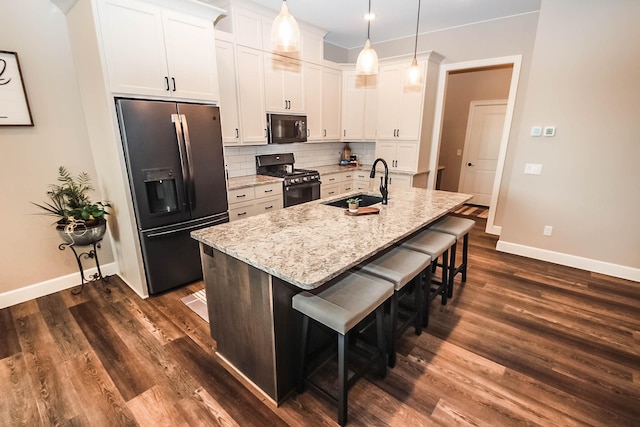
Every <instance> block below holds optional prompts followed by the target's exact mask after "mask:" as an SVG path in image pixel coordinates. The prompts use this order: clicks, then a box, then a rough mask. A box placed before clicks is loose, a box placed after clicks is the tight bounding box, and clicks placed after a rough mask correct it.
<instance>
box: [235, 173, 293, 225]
mask: <svg viewBox="0 0 640 427" xmlns="http://www.w3.org/2000/svg"><path fill="white" fill-rule="evenodd" d="M227 198H228V200H229V221H236V220H239V219H243V218H248V217H250V216H254V215H259V214H261V213H265V212H271V211H276V210H278V209H282V207H283V206H284V205H283V200H282V183H280V182H277V183H273V184H264V185H257V186H255V187H245V188H238V189H235V190H229V191H228V192H227Z"/></svg>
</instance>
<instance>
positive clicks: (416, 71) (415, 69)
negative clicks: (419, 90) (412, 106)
mask: <svg viewBox="0 0 640 427" xmlns="http://www.w3.org/2000/svg"><path fill="white" fill-rule="evenodd" d="M406 84H407V86H414V87H418V86H422V69H421V68H420V66H419V65H418V60H417V59H416V57H415V56H414V57H413V61H411V66H410V67H409V69H408V70H407V81H406Z"/></svg>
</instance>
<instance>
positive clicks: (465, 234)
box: [429, 216, 476, 298]
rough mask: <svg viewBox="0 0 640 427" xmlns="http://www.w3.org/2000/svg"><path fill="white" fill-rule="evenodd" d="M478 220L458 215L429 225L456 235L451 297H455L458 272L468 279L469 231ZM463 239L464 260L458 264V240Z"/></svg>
mask: <svg viewBox="0 0 640 427" xmlns="http://www.w3.org/2000/svg"><path fill="white" fill-rule="evenodd" d="M475 225H476V222H475V221H474V220H472V219H467V218H460V217H457V216H447V217H445V218H444V219H443V220H441V221H438V222H436V223H435V224H433V225H432V226H430V227H429V230H433V231H437V232H439V233H447V234H451V235H452V236H455V238H456V243H455V244H454V245H453V249H452V250H451V275H450V276H449V290H448V291H447V294H448V296H449V298H452V297H453V279H455V276H456V274H458V273H462V281H463V282H466V281H467V258H468V253H469V233H470V232H471V230H473V227H474V226H475ZM461 237H462V238H463V240H462V262H461V263H460V265H458V266H456V250H457V249H456V248H457V246H458V240H460V238H461Z"/></svg>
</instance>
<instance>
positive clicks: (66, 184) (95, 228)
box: [33, 166, 111, 246]
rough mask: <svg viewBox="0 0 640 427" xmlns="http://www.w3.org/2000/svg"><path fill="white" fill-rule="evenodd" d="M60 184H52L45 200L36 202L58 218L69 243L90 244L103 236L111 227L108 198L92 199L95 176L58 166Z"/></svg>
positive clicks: (61, 233)
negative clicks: (104, 199)
mask: <svg viewBox="0 0 640 427" xmlns="http://www.w3.org/2000/svg"><path fill="white" fill-rule="evenodd" d="M58 182H59V183H58V184H52V185H50V189H49V191H47V196H48V197H49V201H48V202H45V203H44V204H38V203H33V204H34V205H35V206H37V207H39V208H41V209H43V210H44V211H45V212H44V215H51V216H54V217H56V218H58V221H56V229H57V230H58V233H59V234H60V236H61V237H62V239H63V240H64V241H65V243H67V244H75V245H78V246H83V245H89V244H92V243H93V242H97V241H98V240H100V239H102V237H103V236H104V233H105V231H106V229H107V221H106V219H105V215H108V212H107V211H106V209H105V208H108V207H111V205H110V204H109V203H108V202H95V203H94V202H92V201H91V199H90V198H89V194H88V193H89V192H91V191H93V190H94V189H93V186H92V185H91V177H90V176H89V174H87V173H86V172H81V173H80V174H78V176H76V177H73V176H71V173H70V172H69V171H67V169H66V168H65V167H64V166H60V167H59V168H58Z"/></svg>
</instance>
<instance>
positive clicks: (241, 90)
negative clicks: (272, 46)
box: [236, 46, 267, 145]
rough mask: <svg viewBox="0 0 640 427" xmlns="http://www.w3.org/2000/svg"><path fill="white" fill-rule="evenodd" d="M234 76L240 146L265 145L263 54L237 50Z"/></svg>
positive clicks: (239, 48) (240, 48)
mask: <svg viewBox="0 0 640 427" xmlns="http://www.w3.org/2000/svg"><path fill="white" fill-rule="evenodd" d="M236 63H237V68H236V74H237V81H238V101H239V107H240V108H239V112H240V123H241V124H242V128H241V130H240V133H241V138H242V143H243V144H252V145H254V144H266V143H267V116H266V112H265V108H264V105H265V104H264V70H263V66H264V54H263V52H262V51H259V50H255V49H250V48H247V47H243V46H237V47H236Z"/></svg>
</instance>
